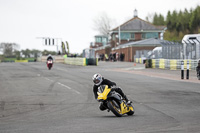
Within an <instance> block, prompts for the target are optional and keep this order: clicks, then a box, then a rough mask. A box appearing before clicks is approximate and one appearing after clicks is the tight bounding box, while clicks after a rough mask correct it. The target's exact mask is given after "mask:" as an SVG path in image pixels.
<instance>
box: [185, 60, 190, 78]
mask: <svg viewBox="0 0 200 133" xmlns="http://www.w3.org/2000/svg"><path fill="white" fill-rule="evenodd" d="M189 69H190V65H189V60H188V61H187V74H186V79H189Z"/></svg>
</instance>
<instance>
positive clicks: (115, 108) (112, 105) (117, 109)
mask: <svg viewBox="0 0 200 133" xmlns="http://www.w3.org/2000/svg"><path fill="white" fill-rule="evenodd" d="M107 106H108V108H109V109H110V110H111V111H112V112H113V114H115V115H116V116H117V117H121V116H122V114H121V109H120V105H119V104H118V103H117V102H116V101H115V100H112V101H108V103H107Z"/></svg>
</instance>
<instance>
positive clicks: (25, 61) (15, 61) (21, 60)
mask: <svg viewBox="0 0 200 133" xmlns="http://www.w3.org/2000/svg"><path fill="white" fill-rule="evenodd" d="M15 62H28V60H15Z"/></svg>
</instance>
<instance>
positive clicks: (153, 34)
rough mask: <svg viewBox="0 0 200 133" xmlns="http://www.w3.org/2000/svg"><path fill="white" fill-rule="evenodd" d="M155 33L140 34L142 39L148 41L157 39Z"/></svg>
mask: <svg viewBox="0 0 200 133" xmlns="http://www.w3.org/2000/svg"><path fill="white" fill-rule="evenodd" d="M158 37H159V36H158V33H157V32H148V33H142V39H148V38H158Z"/></svg>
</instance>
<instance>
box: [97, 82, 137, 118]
mask: <svg viewBox="0 0 200 133" xmlns="http://www.w3.org/2000/svg"><path fill="white" fill-rule="evenodd" d="M97 94H98V97H97V100H98V101H99V102H105V103H106V104H107V107H106V108H107V109H108V110H111V111H112V112H113V113H114V114H115V115H116V116H117V117H121V116H122V115H124V114H127V115H133V114H134V113H135V110H134V107H133V106H132V105H131V104H126V101H125V100H124V99H123V98H122V96H121V95H120V94H119V93H117V92H116V91H112V89H111V88H108V86H107V85H101V86H100V87H99V88H98V92H97Z"/></svg>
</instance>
